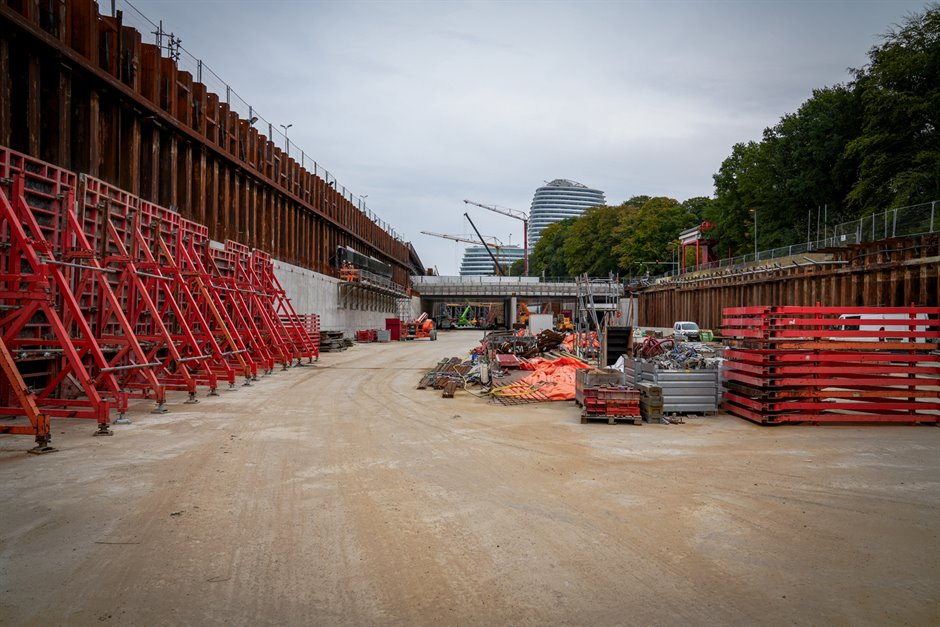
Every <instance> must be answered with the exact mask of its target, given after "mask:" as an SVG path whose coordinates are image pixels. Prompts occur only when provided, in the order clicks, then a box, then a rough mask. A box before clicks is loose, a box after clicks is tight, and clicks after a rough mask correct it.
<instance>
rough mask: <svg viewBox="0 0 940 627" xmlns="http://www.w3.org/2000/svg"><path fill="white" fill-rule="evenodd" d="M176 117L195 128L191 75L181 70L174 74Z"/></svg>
mask: <svg viewBox="0 0 940 627" xmlns="http://www.w3.org/2000/svg"><path fill="white" fill-rule="evenodd" d="M176 117H177V118H178V119H179V121H180V122H182V123H183V124H186V125H187V126H189V127H192V128H195V124H194V123H193V75H192V74H190V73H189V72H184V71H182V70H180V71H178V72H177V73H176Z"/></svg>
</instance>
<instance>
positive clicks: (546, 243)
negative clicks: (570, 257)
mask: <svg viewBox="0 0 940 627" xmlns="http://www.w3.org/2000/svg"><path fill="white" fill-rule="evenodd" d="M576 219H577V218H568V219H567V220H562V221H561V222H556V223H555V224H550V225H549V226H548V227H547V228H546V229H545V230H544V231H542V235H541V237H540V238H539V241H538V243H536V245H535V248H534V249H533V250H532V251H530V252H529V274H530V275H532V276H546V277H559V278H569V277H570V276H571V275H569V274H568V266H567V264H566V263H565V252H564V245H565V240H566V239H567V237H568V232H569V230H570V229H571V225H572V224H574V222H575V220H576Z"/></svg>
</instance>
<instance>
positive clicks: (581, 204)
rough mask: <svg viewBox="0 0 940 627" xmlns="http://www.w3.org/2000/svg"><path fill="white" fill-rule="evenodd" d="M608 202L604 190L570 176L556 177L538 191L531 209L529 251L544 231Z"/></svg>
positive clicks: (533, 247)
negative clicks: (588, 185) (572, 178)
mask: <svg viewBox="0 0 940 627" xmlns="http://www.w3.org/2000/svg"><path fill="white" fill-rule="evenodd" d="M606 202H607V200H606V199H605V198H604V192H602V191H601V190H599V189H591V188H590V187H587V186H586V185H582V184H581V183H576V182H575V181H569V180H568V179H555V180H554V181H552V182H551V183H549V184H547V185H545V186H543V187H540V188H538V189H537V190H535V196H534V197H533V198H532V208H531V210H530V211H529V251H530V252H531V251H532V250H534V249H535V244H536V242H538V241H539V238H540V237H541V236H542V231H544V230H545V228H546V227H547V226H548V225H550V224H554V223H555V222H561V221H562V220H564V219H565V218H577V217H578V216H580V215H582V214H583V213H584V212H585V210H586V209H588V208H589V207H596V206H597V205H603V204H605V203H606Z"/></svg>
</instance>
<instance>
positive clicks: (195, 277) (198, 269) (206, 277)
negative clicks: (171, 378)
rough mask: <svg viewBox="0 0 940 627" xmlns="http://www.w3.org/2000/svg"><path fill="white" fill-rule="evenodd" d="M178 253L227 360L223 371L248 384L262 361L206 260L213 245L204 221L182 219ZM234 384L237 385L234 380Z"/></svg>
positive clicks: (203, 317)
mask: <svg viewBox="0 0 940 627" xmlns="http://www.w3.org/2000/svg"><path fill="white" fill-rule="evenodd" d="M179 232H180V239H179V241H178V242H177V246H176V248H177V254H178V255H179V259H180V267H181V268H182V271H183V275H184V276H186V277H188V280H189V284H190V290H191V291H192V293H193V294H194V295H195V296H196V297H197V299H198V303H199V307H200V310H201V314H202V319H203V320H205V322H206V324H207V325H208V327H207V330H206V333H207V334H210V335H212V336H213V338H214V341H215V343H216V344H217V345H218V347H219V353H220V354H221V355H222V357H223V358H224V359H225V362H226V363H225V366H224V367H223V368H222V374H224V373H227V372H228V371H229V370H231V371H233V372H234V373H236V374H241V375H242V376H244V377H245V385H249V384H250V383H251V380H252V379H254V378H257V376H258V364H257V362H255V361H254V360H253V359H252V358H251V356H250V355H249V350H248V348H247V347H246V346H245V341H244V339H243V337H242V335H241V333H240V330H239V327H238V326H237V325H236V324H235V323H234V322H233V319H232V317H231V316H230V315H229V312H228V311H227V310H226V308H225V306H224V304H223V299H222V297H221V295H220V292H221V290H220V289H219V287H222V288H224V285H223V286H220V285H218V284H216V283H215V282H214V281H213V280H212V276H211V275H210V273H209V271H208V270H207V269H206V265H205V263H203V256H204V255H206V249H207V248H208V247H209V231H208V229H207V228H206V227H204V226H202V225H201V224H196V223H195V222H191V221H189V220H181V222H180V229H179ZM231 385H233V386H234V383H233V382H232V383H231Z"/></svg>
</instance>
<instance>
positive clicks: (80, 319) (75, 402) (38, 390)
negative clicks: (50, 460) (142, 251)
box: [0, 148, 140, 437]
mask: <svg viewBox="0 0 940 627" xmlns="http://www.w3.org/2000/svg"><path fill="white" fill-rule="evenodd" d="M0 181H2V184H0V245H2V254H0V335H2V338H3V342H4V344H5V345H6V346H7V347H8V349H9V351H10V353H11V355H12V357H13V359H14V361H15V363H16V365H17V369H18V372H19V373H20V376H21V377H22V379H23V380H24V381H25V383H26V385H28V386H29V389H30V390H32V391H34V393H35V394H34V400H35V404H36V406H37V407H38V409H39V410H40V411H41V412H42V413H44V414H45V415H48V416H51V417H75V418H89V419H93V420H96V421H97V423H98V430H97V433H99V434H110V433H111V431H110V412H111V409H112V407H113V408H115V409H117V410H118V411H119V412H121V413H123V412H125V411H126V409H127V397H128V394H127V393H126V392H125V391H124V390H123V389H122V388H121V387H120V385H119V383H118V380H117V377H116V375H115V373H116V372H118V370H116V368H117V366H114V365H113V363H114V362H116V361H117V357H116V355H117V354H119V353H120V349H119V350H118V351H117V352H116V353H114V354H112V355H111V359H110V360H109V359H108V357H106V355H105V352H104V350H103V349H102V346H101V345H100V344H99V343H98V341H97V339H96V336H95V331H96V330H100V328H101V327H100V326H99V327H98V329H93V328H92V326H91V324H90V323H89V320H88V318H87V317H86V316H87V315H88V314H89V312H88V311H86V310H83V304H84V306H85V307H86V308H87V307H90V306H94V307H97V305H98V304H99V303H100V304H102V306H104V304H105V303H107V306H108V307H110V306H111V304H112V302H111V301H110V300H109V299H108V296H110V297H113V293H111V294H110V295H109V294H108V290H107V289H106V285H107V280H106V279H103V270H102V268H100V266H99V265H97V260H96V259H95V258H94V255H93V251H90V250H89V246H88V242H87V239H84V234H83V233H82V230H81V228H80V227H79V222H78V220H77V218H76V216H75V213H74V204H75V193H76V182H77V181H76V177H75V175H74V174H72V173H70V172H66V171H64V170H61V169H59V168H55V167H53V166H50V165H48V164H46V163H43V162H41V161H38V160H35V159H31V158H29V157H27V156H25V155H21V154H19V153H15V152H13V151H9V150H7V149H4V148H0ZM86 289H87V290H88V291H87V292H86V291H85V290H86ZM76 294H79V296H78V297H77V296H76ZM80 298H86V301H85V302H84V303H82V302H80ZM87 299H91V301H89V300H87ZM113 320H114V319H113V317H109V319H108V321H107V322H105V323H102V324H105V325H111V324H114V322H113ZM123 322H126V319H125V320H123V321H121V320H120V318H118V323H117V324H118V325H119V326H120V324H122V323H123ZM138 369H140V368H138ZM0 383H2V384H3V386H2V389H0V395H2V397H0V403H2V406H0V414H2V415H5V416H21V415H24V414H25V415H28V413H29V412H28V411H25V410H24V407H23V405H22V402H21V401H20V400H18V399H16V398H14V396H15V395H14V394H13V390H11V387H12V386H14V385H16V382H12V381H11V380H10V379H9V378H8V377H5V378H4V381H2V382H0ZM37 437H38V436H37Z"/></svg>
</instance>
